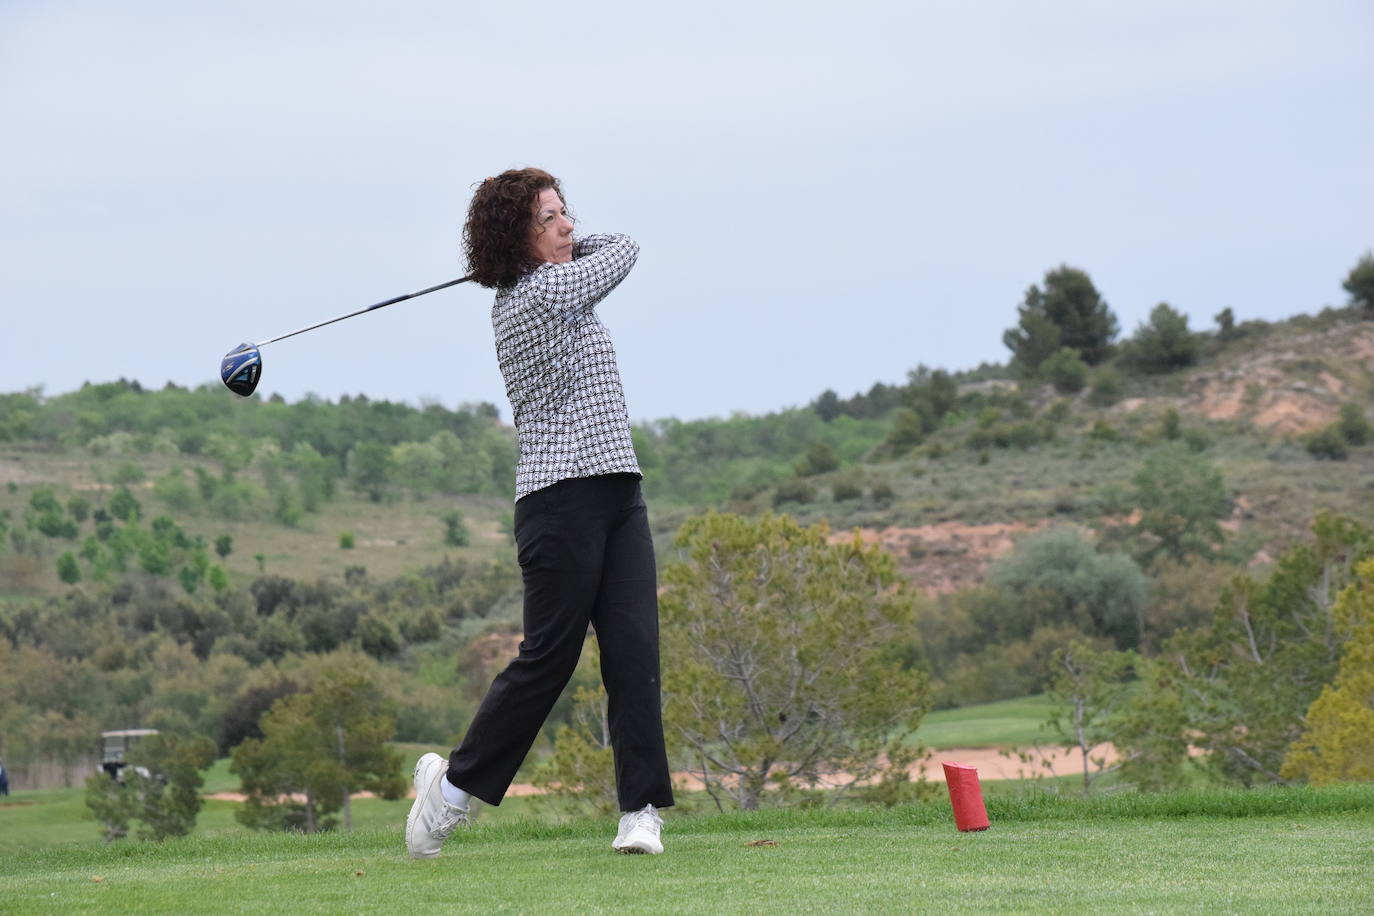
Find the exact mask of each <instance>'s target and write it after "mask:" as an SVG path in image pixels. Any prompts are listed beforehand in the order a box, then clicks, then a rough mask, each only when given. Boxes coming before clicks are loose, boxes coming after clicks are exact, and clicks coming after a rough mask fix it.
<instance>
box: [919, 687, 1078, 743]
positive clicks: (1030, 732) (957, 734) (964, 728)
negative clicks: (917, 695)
mask: <svg viewBox="0 0 1374 916" xmlns="http://www.w3.org/2000/svg"><path fill="white" fill-rule="evenodd" d="M1053 711H1054V704H1053V703H1052V702H1051V701H1050V700H1049V699H1048V698H1047V697H1045V696H1044V695H1038V696H1030V697H1020V698H1018V699H1015V700H1001V701H999V702H996V703H982V704H979V705H977V706H962V707H960V708H958V709H940V710H937V711H935V712H932V713H929V714H927V715H926V717H925V718H924V719H922V720H921V727H920V728H919V729H917V730H916V735H915V738H914V740H916V741H921V742H924V743H925V745H926V746H927V747H930V748H933V749H936V750H941V749H944V748H951V747H1010V746H1012V745H1028V744H1037V743H1040V744H1048V743H1051V742H1052V741H1054V740H1055V735H1054V734H1053V733H1052V732H1051V731H1050V730H1048V729H1045V728H1042V727H1041V726H1042V725H1043V724H1044V722H1045V720H1046V719H1048V718H1049V717H1050V713H1052V712H1053Z"/></svg>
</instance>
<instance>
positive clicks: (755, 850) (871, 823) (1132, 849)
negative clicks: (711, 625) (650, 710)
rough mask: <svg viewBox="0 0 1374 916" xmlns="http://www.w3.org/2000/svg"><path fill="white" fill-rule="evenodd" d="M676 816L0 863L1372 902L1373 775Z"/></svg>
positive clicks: (533, 898) (210, 889) (375, 832)
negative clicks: (977, 824)
mask: <svg viewBox="0 0 1374 916" xmlns="http://www.w3.org/2000/svg"><path fill="white" fill-rule="evenodd" d="M989 813H990V816H991V819H992V828H991V829H989V830H987V831H986V832H983V833H976V834H961V833H958V832H957V831H955V830H954V828H953V825H952V824H951V822H950V819H949V815H948V804H947V803H946V802H935V803H930V804H924V805H912V806H904V807H899V808H895V809H866V810H838V809H817V810H809V811H795V810H773V811H764V812H755V813H749V814H742V813H740V814H724V815H713V816H712V815H693V816H686V817H675V816H673V815H672V814H671V813H670V814H669V816H668V820H667V826H666V828H665V833H664V840H665V845H666V846H667V852H666V853H665V854H664V855H662V856H618V855H615V854H614V853H612V852H611V851H610V849H609V845H610V840H611V835H612V833H613V832H614V830H613V828H614V825H613V823H612V822H611V821H610V820H609V819H606V818H597V819H582V820H577V821H574V822H571V823H567V824H561V825H551V824H540V823H533V822H524V823H518V822H517V823H511V822H507V823H504V824H497V825H482V824H479V825H478V826H477V827H475V828H473V829H472V830H471V831H468V832H466V833H464V834H461V835H459V836H456V837H455V838H454V839H453V840H451V841H450V843H449V844H448V845H447V846H446V847H445V849H444V854H443V855H442V856H441V857H440V858H438V859H436V860H432V861H423V862H415V861H411V860H409V859H408V858H406V856H405V852H404V848H403V845H402V840H401V835H400V831H399V829H398V828H397V827H394V826H393V827H390V828H388V829H385V830H379V829H375V828H373V829H367V830H362V831H359V832H355V833H353V834H343V833H334V834H326V835H317V836H299V835H263V834H242V833H239V834H220V835H218V836H215V835H211V836H206V837H203V838H201V837H194V836H193V837H191V838H188V839H185V840H179V841H172V842H168V843H164V844H160V845H157V844H150V843H137V842H126V843H121V844H117V845H114V846H110V847H94V848H93V847H89V846H80V847H78V846H59V847H49V848H47V849H40V850H35V851H22V850H21V851H18V852H12V853H11V854H9V855H6V856H4V857H3V858H0V910H3V911H4V912H6V913H35V912H45V913H47V912H63V913H67V912H100V913H130V912H177V913H180V912H187V913H209V912H234V913H259V912H261V913H279V912H291V913H337V912H369V913H373V912H376V913H392V912H395V913H407V914H412V913H415V912H423V911H427V910H439V911H444V912H471V913H598V912H606V913H611V912H644V913H684V912H687V913H784V912H785V913H802V912H804V913H834V912H845V913H859V912H940V913H944V912H951V911H953V912H968V911H988V910H1000V911H1017V912H1027V911H1029V912H1050V911H1054V912H1061V911H1067V912H1094V913H1096V912H1104V911H1105V912H1122V911H1130V912H1147V911H1153V912H1178V911H1191V912H1197V911H1204V910H1205V911H1221V912H1293V913H1297V912H1302V913H1311V912H1340V913H1350V912H1359V911H1367V910H1369V909H1370V908H1371V907H1372V906H1374V890H1372V889H1371V888H1372V887H1374V882H1372V881H1371V878H1370V876H1371V874H1374V786H1369V785H1365V786H1346V787H1336V788H1330V789H1310V788H1296V789H1270V790H1263V791H1258V790H1257V791H1250V792H1245V791H1239V790H1231V791H1225V792H1189V793H1179V794H1174V795H1157V796H1137V795H1127V794H1124V793H1122V794H1118V795H1113V796H1110V797H1106V798H1091V799H1069V798H1056V797H1053V796H1051V795H1037V796H1027V797H1025V798H1022V799H998V798H994V799H990V800H989Z"/></svg>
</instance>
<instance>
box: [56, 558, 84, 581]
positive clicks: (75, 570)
mask: <svg viewBox="0 0 1374 916" xmlns="http://www.w3.org/2000/svg"><path fill="white" fill-rule="evenodd" d="M57 577H58V578H59V579H61V580H62V581H63V582H65V583H67V584H68V585H75V584H76V583H77V582H80V581H81V567H80V566H79V565H77V562H76V554H74V553H72V552H71V551H70V550H68V551H67V552H66V553H64V554H62V556H60V557H58V558H57Z"/></svg>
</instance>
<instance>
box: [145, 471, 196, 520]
mask: <svg viewBox="0 0 1374 916" xmlns="http://www.w3.org/2000/svg"><path fill="white" fill-rule="evenodd" d="M153 495H154V496H156V497H157V498H158V499H160V500H161V501H162V503H163V505H165V506H166V507H167V508H169V509H172V510H175V511H177V512H189V511H191V510H192V509H194V508H196V506H198V505H199V504H200V493H199V492H197V490H196V487H195V485H193V484H192V483H191V482H190V481H189V480H187V479H186V475H185V474H184V473H182V471H181V469H179V468H178V469H176V470H172V471H169V472H167V473H166V474H164V475H163V476H161V477H159V478H158V479H157V480H155V481H154V482H153Z"/></svg>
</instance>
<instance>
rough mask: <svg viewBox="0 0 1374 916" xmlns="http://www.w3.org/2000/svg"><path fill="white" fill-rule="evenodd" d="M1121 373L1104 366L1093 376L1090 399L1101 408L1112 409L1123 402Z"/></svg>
mask: <svg viewBox="0 0 1374 916" xmlns="http://www.w3.org/2000/svg"><path fill="white" fill-rule="evenodd" d="M1121 393H1122V389H1121V373H1119V372H1117V371H1116V369H1115V368H1113V367H1111V366H1103V367H1101V368H1100V369H1098V370H1097V371H1096V372H1094V373H1093V374H1092V381H1091V382H1089V388H1088V398H1089V400H1091V401H1092V402H1093V403H1094V404H1096V405H1098V406H1099V407H1110V406H1111V405H1113V404H1115V403H1116V402H1117V401H1119V400H1121Z"/></svg>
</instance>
